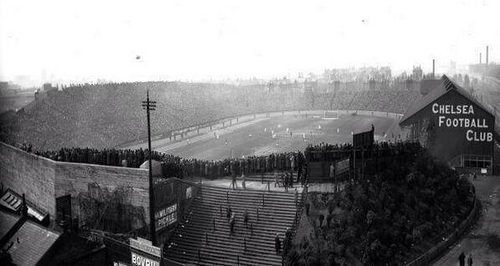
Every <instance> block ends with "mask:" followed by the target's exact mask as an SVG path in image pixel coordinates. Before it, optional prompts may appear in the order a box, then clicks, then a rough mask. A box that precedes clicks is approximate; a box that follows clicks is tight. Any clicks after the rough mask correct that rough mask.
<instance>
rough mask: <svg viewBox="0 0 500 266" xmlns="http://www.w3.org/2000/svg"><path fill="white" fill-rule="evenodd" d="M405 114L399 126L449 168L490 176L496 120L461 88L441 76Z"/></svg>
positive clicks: (484, 107)
mask: <svg viewBox="0 0 500 266" xmlns="http://www.w3.org/2000/svg"><path fill="white" fill-rule="evenodd" d="M433 83H435V84H434V85H435V87H434V88H431V89H430V91H429V92H428V93H427V94H426V95H424V96H422V98H421V99H420V100H419V101H417V102H415V104H413V105H412V106H411V107H410V108H409V109H408V110H407V111H406V114H405V116H404V118H403V119H402V120H401V122H400V125H401V127H402V128H403V130H404V132H406V134H407V135H408V138H409V139H410V140H415V141H419V142H420V143H421V144H422V145H424V146H426V147H428V148H429V150H430V151H431V152H432V153H433V154H434V155H435V156H436V157H438V158H440V159H442V160H443V161H445V162H448V163H449V164H450V165H451V166H452V167H455V168H463V169H468V170H474V171H481V170H482V171H483V172H484V171H486V172H487V173H488V174H491V173H492V170H493V165H494V164H493V160H494V156H493V154H494V129H495V117H494V115H493V114H492V112H491V111H490V110H489V108H488V107H487V106H485V105H483V104H482V103H480V102H479V101H477V100H476V99H474V98H473V97H472V96H471V95H470V93H469V92H468V91H467V90H465V89H464V88H462V87H460V86H459V85H457V84H456V83H455V82H453V81H451V80H450V79H449V78H448V77H446V76H443V77H442V78H441V80H440V82H438V83H437V84H436V82H433Z"/></svg>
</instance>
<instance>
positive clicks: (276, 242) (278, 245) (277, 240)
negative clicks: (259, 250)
mask: <svg viewBox="0 0 500 266" xmlns="http://www.w3.org/2000/svg"><path fill="white" fill-rule="evenodd" d="M274 247H275V249H276V255H278V254H280V250H281V241H280V235H279V234H278V233H277V234H276V237H275V238H274Z"/></svg>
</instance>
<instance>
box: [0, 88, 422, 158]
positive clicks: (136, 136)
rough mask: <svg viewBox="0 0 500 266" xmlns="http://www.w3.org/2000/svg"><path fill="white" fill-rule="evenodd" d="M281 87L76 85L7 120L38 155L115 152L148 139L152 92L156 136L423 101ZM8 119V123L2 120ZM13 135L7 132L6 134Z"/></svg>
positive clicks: (363, 91) (13, 138) (397, 108)
mask: <svg viewBox="0 0 500 266" xmlns="http://www.w3.org/2000/svg"><path fill="white" fill-rule="evenodd" d="M336 84H337V85H335V84H334V83H327V84H321V83H319V84H318V82H315V83H307V82H306V83H297V82H294V83H281V84H274V85H272V86H270V85H269V84H254V85H245V86H235V85H227V84H209V83H181V82H132V83H108V84H95V85H90V84H84V85H72V86H69V87H64V88H61V89H59V91H56V92H53V93H51V94H50V95H49V94H47V95H45V96H44V95H43V93H39V96H37V100H35V101H33V102H32V103H30V104H29V105H28V106H26V107H25V108H24V109H22V110H21V111H19V112H18V113H16V114H15V115H13V117H12V116H11V117H9V118H8V119H7V120H8V121H6V122H5V123H4V121H2V126H1V128H0V131H2V132H3V133H2V134H0V136H2V140H3V141H7V142H9V143H23V142H28V143H32V144H33V145H34V146H35V147H36V148H37V149H41V150H48V149H51V150H54V149H59V148H62V147H77V146H78V147H92V148H98V149H105V148H114V147H117V146H119V145H121V144H124V143H128V142H132V141H137V140H142V139H145V138H146V124H145V123H146V122H145V116H146V115H145V111H144V110H142V107H141V101H142V100H145V95H146V90H147V89H149V91H150V98H151V99H152V100H155V101H156V102H157V108H156V110H155V111H154V112H153V113H152V115H151V120H152V121H151V126H152V134H153V135H158V134H163V135H167V136H168V135H169V134H171V133H172V132H173V131H175V130H180V129H183V128H187V127H192V126H196V125H207V124H209V123H215V122H216V121H217V120H219V119H223V118H227V117H234V116H238V115H243V114H252V113H262V112H271V111H282V110H312V109H315V110H321V109H324V110H328V109H340V110H341V109H344V110H371V111H387V112H397V113H402V112H404V111H405V110H406V108H407V107H408V106H409V105H410V103H411V102H413V101H415V99H416V98H417V97H418V95H419V93H418V90H415V89H408V88H406V85H405V83H401V84H399V83H394V82H393V83H387V82H385V83H383V84H385V85H384V86H375V87H374V88H371V89H370V88H369V86H366V84H364V83H356V82H349V83H341V84H340V85H339V83H336ZM2 120H4V119H2ZM5 132H7V133H5Z"/></svg>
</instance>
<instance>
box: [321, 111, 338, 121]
mask: <svg viewBox="0 0 500 266" xmlns="http://www.w3.org/2000/svg"><path fill="white" fill-rule="evenodd" d="M338 118H339V113H338V111H324V112H323V119H338Z"/></svg>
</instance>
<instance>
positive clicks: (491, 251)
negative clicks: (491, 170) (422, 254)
mask: <svg viewBox="0 0 500 266" xmlns="http://www.w3.org/2000/svg"><path fill="white" fill-rule="evenodd" d="M472 182H473V183H474V185H475V186H476V193H477V195H478V196H479V198H480V199H481V203H482V205H483V210H482V214H481V217H480V218H479V221H478V222H477V224H476V225H475V226H473V228H472V230H470V232H468V233H467V234H466V235H465V236H464V237H463V238H462V240H461V241H459V242H458V243H457V244H456V245H454V246H452V247H451V248H450V251H449V252H448V253H447V254H445V255H444V256H443V257H441V258H440V259H439V260H437V261H436V262H435V263H434V265H458V256H459V255H460V253H461V252H464V253H465V254H466V255H467V256H468V255H469V254H472V260H473V265H500V176H487V177H478V179H477V180H474V181H472Z"/></svg>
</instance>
